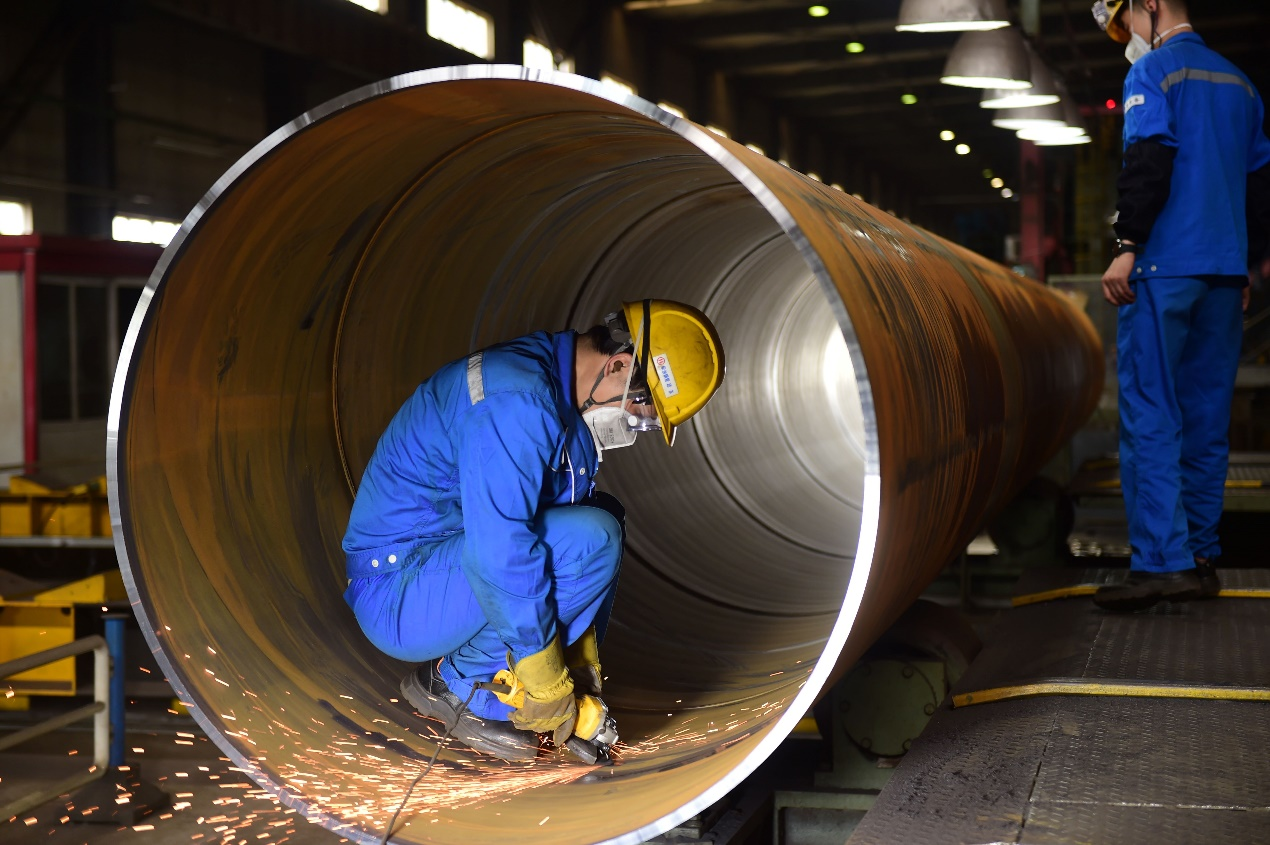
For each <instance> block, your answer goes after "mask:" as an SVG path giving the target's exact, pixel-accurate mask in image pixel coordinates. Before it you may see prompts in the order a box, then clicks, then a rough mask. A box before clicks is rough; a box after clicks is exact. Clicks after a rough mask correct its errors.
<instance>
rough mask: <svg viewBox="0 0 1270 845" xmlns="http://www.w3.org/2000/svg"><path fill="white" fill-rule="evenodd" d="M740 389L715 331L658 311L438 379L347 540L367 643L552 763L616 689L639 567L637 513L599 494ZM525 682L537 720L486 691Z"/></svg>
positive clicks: (380, 454)
mask: <svg viewBox="0 0 1270 845" xmlns="http://www.w3.org/2000/svg"><path fill="white" fill-rule="evenodd" d="M650 363H651V366H650ZM722 380H723V346H722V343H721V342H720V340H719V336H718V334H717V333H716V332H715V329H714V326H713V325H712V324H711V323H710V321H709V319H707V318H706V316H705V315H704V314H702V313H701V312H700V311H698V310H697V309H695V308H693V307H691V306H689V305H685V304H683V303H679V302H671V301H668V300H659V299H646V300H643V301H640V302H628V303H625V304H624V306H623V309H622V312H621V313H615V314H610V315H609V316H608V317H607V318H606V320H605V325H603V326H596V327H595V328H592V329H591V330H589V331H587V332H585V333H576V332H572V331H566V332H561V333H558V334H553V333H549V332H537V333H535V334H530V335H527V336H525V337H521V338H518V339H516V340H512V341H509V342H507V343H503V344H499V345H497V346H493V347H490V348H488V349H485V350H483V351H481V352H477V353H474V354H473V355H471V356H469V357H467V358H463V359H460V360H458V361H454V362H451V363H449V364H447V365H445V366H444V367H442V368H441V369H440V370H438V371H437V372H436V373H435V374H434V375H433V376H432V377H431V378H429V379H428V380H426V381H424V382H423V383H422V384H421V385H419V387H418V388H417V389H416V390H415V391H414V393H413V394H412V395H411V397H410V398H409V399H408V400H406V403H405V404H404V405H402V407H401V409H400V410H399V411H398V412H397V414H396V416H394V417H393V419H392V422H391V423H389V425H388V429H387V430H386V431H385V432H384V434H383V436H382V437H381V438H380V440H379V444H378V445H377V446H376V447H375V452H374V454H373V455H372V456H371V459H370V463H369V464H368V465H367V467H366V472H365V473H364V474H363V476H362V480H361V485H360V486H359V488H358V490H357V496H356V499H355V500H354V502H353V509H352V514H351V516H350V518H349V525H348V531H347V532H346V533H345V535H344V543H343V546H344V552H345V554H346V559H347V573H348V578H349V584H348V589H347V591H346V592H345V595H344V598H345V601H347V602H348V604H349V606H351V607H352V609H353V613H354V614H355V616H356V617H357V621H358V623H359V624H360V625H361V627H362V630H363V631H364V632H365V634H366V636H367V637H368V638H369V639H370V641H371V642H372V643H374V645H375V646H376V647H377V648H379V649H380V650H381V651H383V652H385V653H387V654H389V655H391V656H392V657H395V658H397V659H399V660H404V661H407V662H411V663H423V662H424V661H427V663H426V664H425V665H423V666H420V667H418V668H417V669H416V670H415V671H413V672H411V673H410V674H409V675H408V676H407V677H406V678H405V680H403V681H402V684H401V691H402V694H403V695H404V696H405V697H406V700H408V701H409V702H410V703H411V704H413V705H414V706H415V708H417V709H418V711H419V712H420V713H421V714H423V715H424V716H427V717H432V718H436V719H438V720H440V721H442V722H444V723H445V725H446V728H447V729H448V730H450V731H451V732H452V733H453V735H454V736H455V737H456V738H457V739H458V740H460V741H461V742H464V743H466V744H467V745H468V746H469V747H470V748H473V749H475V750H478V751H483V752H486V753H489V754H493V755H495V756H497V757H500V758H502V759H505V760H532V759H533V758H534V757H535V756H536V754H537V751H538V744H539V743H538V737H537V735H536V734H537V733H553V735H554V741H555V743H556V745H557V746H558V747H560V746H563V744H564V743H565V741H566V740H567V739H568V738H569V736H570V734H571V733H572V731H573V727H574V723H575V719H576V718H577V707H576V702H575V694H590V695H598V694H599V692H600V687H601V675H600V657H599V644H600V643H601V642H602V641H603V638H604V630H605V626H606V625H607V623H608V618H609V612H610V610H611V609H612V606H613V597H614V594H615V592H616V589H617V573H618V566H619V564H620V563H621V558H622V540H623V536H624V533H625V511H624V510H623V508H622V506H621V505H620V504H619V503H618V501H617V499H615V498H614V497H613V496H611V495H609V494H607V493H603V492H598V491H596V489H595V474H596V471H597V470H598V469H599V464H600V461H601V460H602V453H603V452H605V451H607V450H610V449H617V448H619V447H622V446H629V445H631V444H632V443H634V442H635V437H636V435H637V434H638V433H639V432H641V431H649V430H653V429H659V430H660V431H661V433H662V435H663V436H664V437H665V440H666V443H667V445H671V444H672V443H673V441H674V435H675V429H676V428H677V427H678V426H680V425H682V424H683V423H684V422H685V421H687V420H688V419H689V418H690V417H691V416H693V415H694V414H695V413H697V412H698V411H700V410H701V408H702V407H704V406H705V404H706V402H707V401H709V399H710V397H711V396H712V395H713V394H714V392H715V391H716V390H717V389H718V388H719V385H720V383H721V382H722ZM438 658H439V659H438ZM509 668H510V669H511V670H512V672H513V673H514V676H515V679H516V680H517V681H518V682H519V687H517V689H518V690H519V689H523V692H524V700H523V704H522V705H521V706H519V707H518V708H516V709H513V708H512V707H511V706H509V705H508V704H504V703H502V702H501V701H500V700H499V699H497V698H496V697H495V696H494V695H493V694H492V693H491V692H490V691H488V690H487V689H484V688H482V687H480V686H477V687H476V689H475V690H474V689H473V688H474V685H477V684H482V683H488V682H490V681H491V680H492V679H493V678H494V676H495V674H496V673H498V672H499V671H500V670H506V669H509ZM575 690H576V693H575ZM465 701H466V702H467V703H466V706H465Z"/></svg>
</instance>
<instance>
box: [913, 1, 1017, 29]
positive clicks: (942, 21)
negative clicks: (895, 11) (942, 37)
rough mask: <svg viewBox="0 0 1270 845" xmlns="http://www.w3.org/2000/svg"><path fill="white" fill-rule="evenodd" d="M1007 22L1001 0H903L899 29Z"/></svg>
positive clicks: (977, 26) (989, 26) (997, 25)
mask: <svg viewBox="0 0 1270 845" xmlns="http://www.w3.org/2000/svg"><path fill="white" fill-rule="evenodd" d="M1009 25H1010V17H1009V15H1008V14H1007V13H1006V8H1005V0H904V2H903V3H902V4H901V5H900V15H899V20H898V21H897V22H896V24H895V28H896V29H897V30H898V31H900V32H961V31H967V30H993V29H1000V28H1002V27H1006V26H1009Z"/></svg>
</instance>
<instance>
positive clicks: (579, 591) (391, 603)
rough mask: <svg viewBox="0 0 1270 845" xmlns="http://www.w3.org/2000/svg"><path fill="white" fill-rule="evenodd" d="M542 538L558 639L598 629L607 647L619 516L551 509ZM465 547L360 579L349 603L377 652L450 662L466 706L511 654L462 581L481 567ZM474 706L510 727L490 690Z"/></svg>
mask: <svg viewBox="0 0 1270 845" xmlns="http://www.w3.org/2000/svg"><path fill="white" fill-rule="evenodd" d="M610 499H611V497H610ZM612 501H613V502H614V503H616V500H615V499H613V500H612ZM620 507H621V506H620V505H618V506H617V508H618V510H619V511H620ZM537 531H538V536H539V538H540V539H541V540H542V542H543V543H544V544H545V545H546V547H547V548H548V549H549V550H550V553H549V559H550V562H551V573H552V581H553V585H552V586H553V590H552V596H553V598H554V612H555V614H556V619H557V630H558V631H559V633H560V637H561V639H562V640H563V641H564V642H565V643H566V644H571V643H573V642H574V641H575V640H576V639H577V638H578V637H580V636H581V635H582V634H583V633H585V632H586V630H587V628H589V627H591V625H592V624H593V623H594V625H595V627H596V635H597V640H602V639H603V637H604V630H605V628H606V627H607V625H608V618H609V614H610V612H611V611H612V608H613V597H614V595H615V594H616V592H617V574H618V568H619V565H620V564H621V560H622V536H623V525H622V523H621V522H620V514H619V515H614V514H613V513H612V512H611V510H609V509H601V508H600V507H587V506H585V505H575V506H567V507H557V508H550V509H548V510H545V511H543V512H542V513H541V514H540V515H539V517H538V522H537ZM465 545H466V543H465V536H464V535H463V534H462V533H459V534H455V535H453V536H451V537H448V538H446V539H445V540H443V541H441V542H440V543H437V544H435V546H434V547H433V548H432V549H430V550H429V553H428V554H426V555H420V557H419V559H420V560H421V561H422V562H421V563H419V564H416V565H414V566H407V567H404V568H402V569H399V570H397V571H396V572H387V573H384V574H382V575H372V576H369V577H366V578H357V579H354V580H353V581H352V582H351V583H350V584H349V585H348V589H347V590H346V591H345V593H344V600H345V601H346V602H348V604H349V606H350V607H352V609H353V613H354V615H355V616H356V617H357V622H358V624H359V625H361V627H362V631H363V632H364V633H365V634H366V636H367V637H368V638H369V639H370V641H371V642H372V643H374V645H375V647H376V648H378V649H379V650H380V651H383V652H384V653H386V654H388V655H390V656H392V657H395V658H397V659H399V660H404V661H407V662H410V663H423V662H425V661H428V660H435V659H437V658H438V657H444V658H445V659H444V660H443V661H442V663H441V677H442V678H443V679H444V680H445V682H446V684H447V685H448V686H449V687H450V690H451V691H452V692H453V693H455V694H456V695H457V696H458V697H459V698H461V699H466V698H467V697H468V694H469V693H471V691H472V684H473V682H475V681H489V680H492V679H493V677H494V675H495V673H497V672H498V671H499V670H500V669H506V668H507V646H506V645H505V644H504V643H503V640H502V638H501V637H499V635H498V632H497V631H495V630H494V628H493V627H492V626H491V625H490V624H489V622H488V621H486V618H485V613H484V612H483V611H482V610H481V607H480V604H479V603H478V602H477V600H476V595H475V594H474V593H473V592H472V587H471V584H470V583H469V582H468V579H467V575H466V574H465V572H466V571H470V569H471V567H475V566H479V565H480V563H479V561H475V560H471V559H469V558H470V556H468V555H465V554H464V547H465ZM468 706H469V708H470V709H471V711H472V712H473V713H475V714H476V715H478V716H481V717H483V718H487V719H507V718H508V716H509V714H510V713H511V708H510V707H508V706H507V705H505V704H503V703H501V702H500V701H499V700H498V699H497V698H495V697H494V695H493V694H492V693H490V692H486V691H485V690H478V691H477V692H476V694H475V695H474V696H473V697H472V701H471V703H470V704H469V705H468Z"/></svg>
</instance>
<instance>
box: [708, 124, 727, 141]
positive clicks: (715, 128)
mask: <svg viewBox="0 0 1270 845" xmlns="http://www.w3.org/2000/svg"><path fill="white" fill-rule="evenodd" d="M706 129H709V130H710V131H711V132H713V133H714V134H716V135H718V136H719V137H720V138H726V137H728V130H726V129H724V128H723V127H721V126H711V125H709V124H707V125H706Z"/></svg>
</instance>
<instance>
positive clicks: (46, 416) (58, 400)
mask: <svg viewBox="0 0 1270 845" xmlns="http://www.w3.org/2000/svg"><path fill="white" fill-rule="evenodd" d="M143 286H144V282H143V280H141V279H69V278H67V279H56V278H54V279H50V278H48V277H44V278H41V280H40V285H39V287H38V289H37V291H36V314H37V319H38V322H39V325H38V326H37V329H36V331H37V338H38V343H39V362H40V418H41V419H42V420H45V421H66V420H85V419H100V418H102V417H105V416H106V410H107V405H108V404H109V402H110V385H111V381H112V379H113V377H114V372H115V365H116V364H117V363H118V361H119V349H120V347H121V346H122V345H123V338H124V335H125V334H126V333H127V331H128V323H129V321H131V320H132V312H133V311H134V310H135V309H136V307H137V303H138V302H139V301H140V300H141V291H142V288H143Z"/></svg>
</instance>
